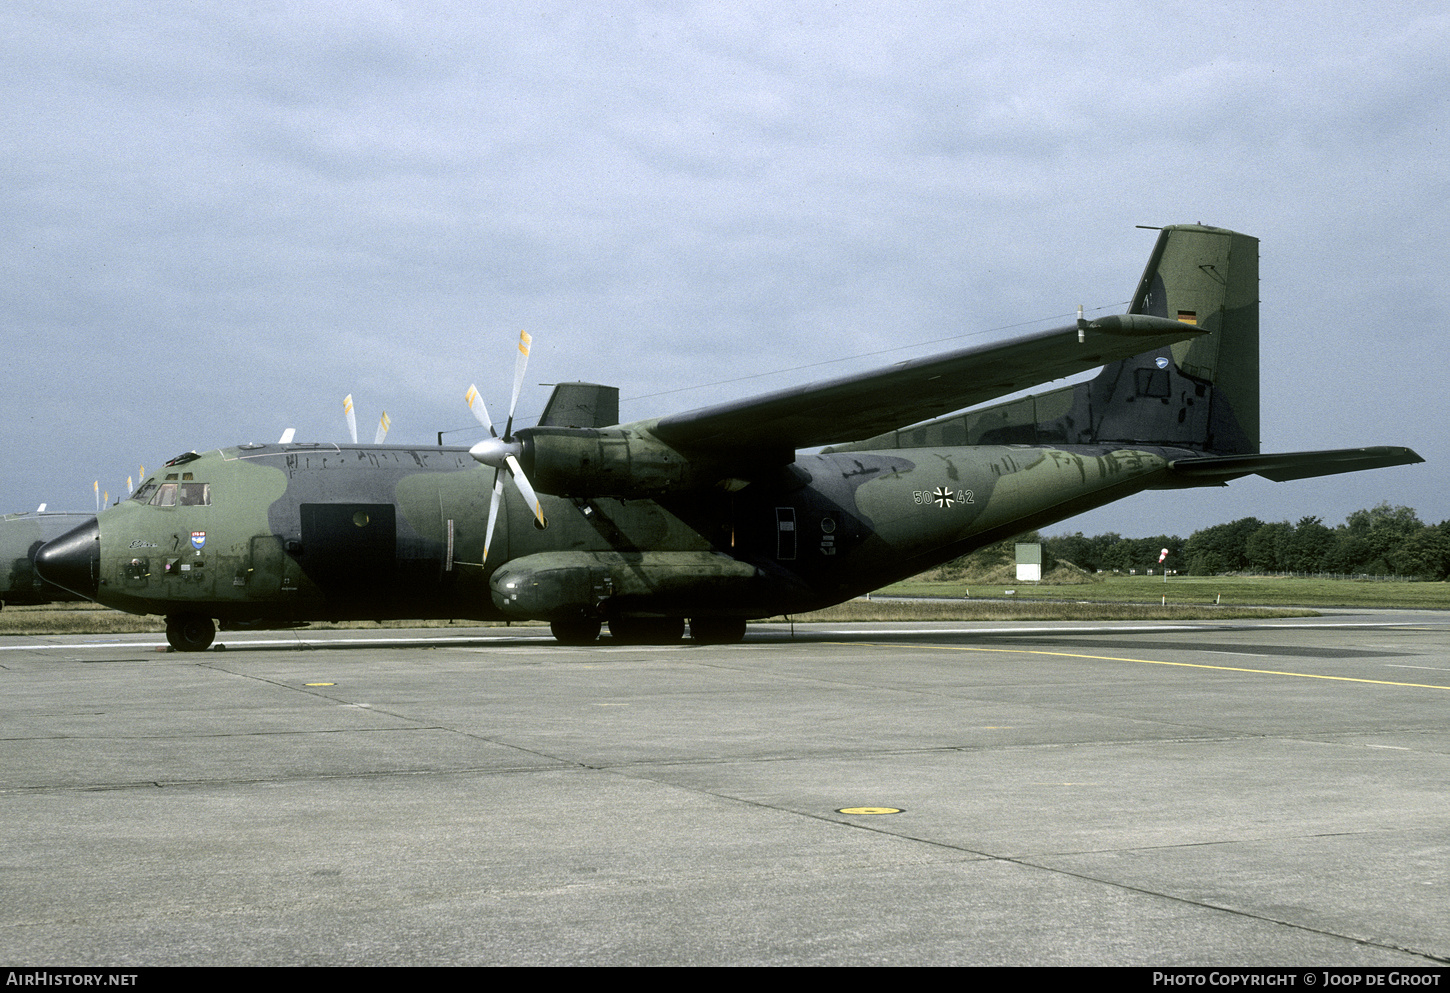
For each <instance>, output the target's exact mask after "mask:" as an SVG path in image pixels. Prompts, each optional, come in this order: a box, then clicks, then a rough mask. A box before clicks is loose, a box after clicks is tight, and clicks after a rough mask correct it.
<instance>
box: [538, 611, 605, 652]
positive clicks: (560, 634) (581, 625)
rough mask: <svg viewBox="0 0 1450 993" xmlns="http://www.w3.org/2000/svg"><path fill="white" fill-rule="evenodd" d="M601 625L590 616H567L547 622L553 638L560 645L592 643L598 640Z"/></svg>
mask: <svg viewBox="0 0 1450 993" xmlns="http://www.w3.org/2000/svg"><path fill="white" fill-rule="evenodd" d="M601 627H603V625H602V624H600V623H599V621H598V620H596V619H594V618H591V617H568V618H564V619H563V620H558V621H550V622H549V630H550V631H551V632H553V634H554V640H555V641H557V642H558V643H559V644H561V645H592V644H594V643H595V642H596V641H598V640H599V629H600V628H601Z"/></svg>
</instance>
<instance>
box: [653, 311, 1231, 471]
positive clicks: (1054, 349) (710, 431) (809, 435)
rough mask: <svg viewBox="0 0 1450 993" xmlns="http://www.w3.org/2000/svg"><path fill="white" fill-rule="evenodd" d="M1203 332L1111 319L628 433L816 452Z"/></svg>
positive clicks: (1161, 322)
mask: <svg viewBox="0 0 1450 993" xmlns="http://www.w3.org/2000/svg"><path fill="white" fill-rule="evenodd" d="M1204 333H1205V329H1203V328H1198V327H1194V326H1192V325H1189V324H1184V323H1180V322H1179V321H1174V320H1169V319H1167V318H1162V317H1150V316H1148V315H1145V314H1122V315H1114V316H1111V317H1104V318H1100V319H1098V320H1095V321H1088V322H1082V323H1081V324H1079V325H1069V326H1068V327H1065V328H1057V329H1054V330H1051V331H1044V332H1041V333H1039V334H1035V335H1029V336H1026V337H1023V338H1018V339H1015V340H1013V341H1009V342H1004V343H1001V344H995V345H987V346H981V347H976V348H965V349H961V350H959V351H955V352H948V353H946V354H944V355H938V356H933V357H931V358H925V359H913V360H910V361H907V362H899V363H897V364H896V365H894V366H891V367H889V368H886V369H881V370H877V371H875V372H870V373H864V374H861V375H855V376H843V377H841V378H839V379H831V380H825V381H822V382H818V383H813V384H809V385H806V386H799V387H794V388H791V389H786V390H780V391H777V392H774V393H766V394H763V395H761V396H758V397H753V398H751V399H747V400H739V401H734V402H731V403H725V404H718V405H716V406H713V407H702V408H700V409H698V410H691V411H687V412H685V413H682V414H674V415H671V416H669V417H663V418H660V419H658V420H657V421H643V422H637V423H635V424H631V425H625V427H626V428H639V429H643V430H647V431H649V432H650V433H651V434H653V435H655V437H657V438H659V439H660V440H661V441H664V442H665V443H666V444H669V445H671V446H673V447H675V448H676V449H678V450H680V451H684V452H695V451H720V452H724V451H739V450H741V449H747V448H770V449H783V448H787V447H789V448H793V449H801V448H812V447H815V446H817V445H830V444H835V443H840V442H846V441H853V440H856V439H859V438H865V437H868V436H870V435H873V434H879V433H881V432H883V431H889V430H892V429H893V428H899V427H903V426H905V425H907V424H914V423H916V422H918V421H921V420H923V419H925V418H929V417H935V416H937V415H939V414H943V413H947V412H950V411H954V410H960V409H961V408H963V407H969V406H971V405H973V404H978V403H984V402H986V401H988V400H994V399H996V398H998V397H1001V396H1005V395H1007V394H1008V393H1013V392H1016V391H1017V390H1021V389H1026V388H1027V387H1030V386H1037V385H1040V384H1042V383H1046V382H1050V381H1052V380H1054V379H1061V378H1062V377H1064V376H1071V375H1074V374H1076V373H1079V372H1086V371H1087V370H1089V369H1093V368H1096V367H1097V366H1100V365H1104V364H1105V363H1108V362H1115V361H1117V360H1119V359H1124V358H1127V357H1129V356H1132V355H1137V354H1139V353H1141V352H1145V351H1148V350H1150V349H1154V348H1161V347H1163V346H1165V345H1170V344H1173V343H1174V342H1178V341H1183V340H1185V339H1187V338H1193V337H1196V336H1198V335H1201V334H1204Z"/></svg>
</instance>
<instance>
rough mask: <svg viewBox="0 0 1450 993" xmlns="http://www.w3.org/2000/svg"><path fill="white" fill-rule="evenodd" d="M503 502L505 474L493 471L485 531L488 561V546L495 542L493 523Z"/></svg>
mask: <svg viewBox="0 0 1450 993" xmlns="http://www.w3.org/2000/svg"><path fill="white" fill-rule="evenodd" d="M501 503H503V474H502V473H501V472H499V471H498V470H497V469H495V470H494V471H493V499H492V500H490V501H489V504H488V530H487V531H485V532H484V533H483V561H484V562H485V563H486V562H488V546H489V545H490V544H492V543H493V525H494V523H495V522H496V521H497V520H498V508H499V505H500V504H501Z"/></svg>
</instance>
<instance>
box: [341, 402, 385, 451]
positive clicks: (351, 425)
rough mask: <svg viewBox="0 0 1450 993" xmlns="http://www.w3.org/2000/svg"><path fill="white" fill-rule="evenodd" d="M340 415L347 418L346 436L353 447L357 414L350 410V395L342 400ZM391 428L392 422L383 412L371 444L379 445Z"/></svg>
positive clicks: (355, 440) (355, 441) (355, 437)
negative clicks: (350, 440)
mask: <svg viewBox="0 0 1450 993" xmlns="http://www.w3.org/2000/svg"><path fill="white" fill-rule="evenodd" d="M342 413H343V416H345V417H346V418H347V434H348V437H350V438H351V439H352V443H353V444H354V445H356V444H357V413H356V411H354V410H353V409H352V394H351V393H349V394H348V395H347V396H345V397H343V398H342ZM392 426H393V420H392V418H390V417H389V416H388V412H387V411H386V410H385V411H383V416H382V417H381V418H380V419H379V420H378V431H377V434H375V435H373V444H374V445H381V444H382V443H383V439H384V438H386V437H387V436H388V428H390V427H392Z"/></svg>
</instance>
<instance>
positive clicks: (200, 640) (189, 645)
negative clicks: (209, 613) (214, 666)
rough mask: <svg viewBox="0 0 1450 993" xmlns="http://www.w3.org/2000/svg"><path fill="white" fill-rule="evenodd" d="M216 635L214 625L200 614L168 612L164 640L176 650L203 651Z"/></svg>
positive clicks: (209, 645) (209, 619) (208, 618)
mask: <svg viewBox="0 0 1450 993" xmlns="http://www.w3.org/2000/svg"><path fill="white" fill-rule="evenodd" d="M215 637H216V625H215V624H213V623H212V622H211V618H210V617H203V616H201V615H200V614H168V615H167V617H166V640H167V641H168V642H170V643H171V647H172V648H174V649H175V650H176V651H178V652H204V651H206V650H207V649H208V648H210V647H211V641H212V639H213V638H215Z"/></svg>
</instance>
